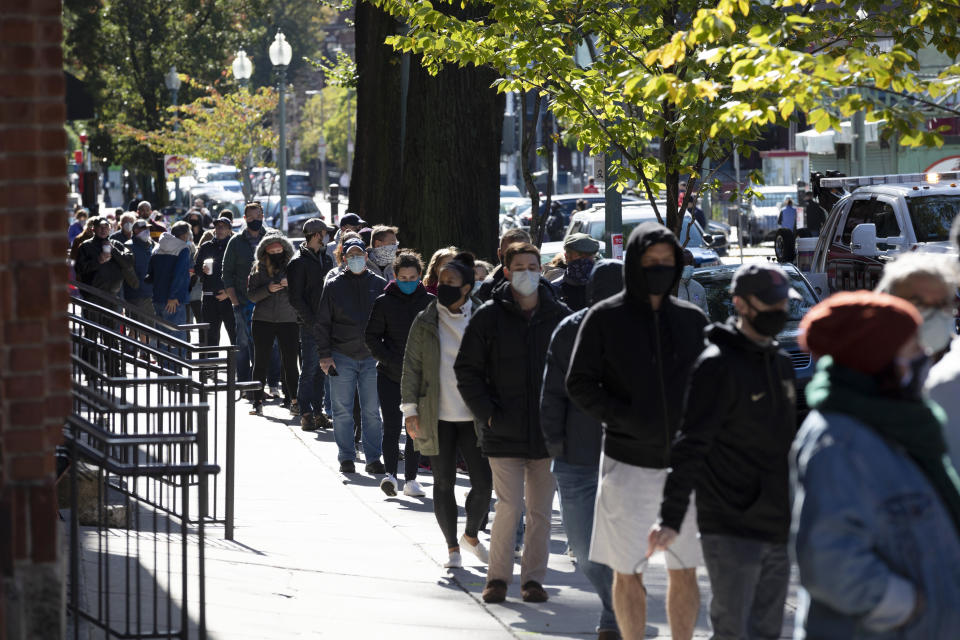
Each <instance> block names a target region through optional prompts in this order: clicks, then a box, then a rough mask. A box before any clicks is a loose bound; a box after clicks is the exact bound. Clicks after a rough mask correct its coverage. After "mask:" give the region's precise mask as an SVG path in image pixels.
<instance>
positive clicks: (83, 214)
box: [67, 207, 90, 248]
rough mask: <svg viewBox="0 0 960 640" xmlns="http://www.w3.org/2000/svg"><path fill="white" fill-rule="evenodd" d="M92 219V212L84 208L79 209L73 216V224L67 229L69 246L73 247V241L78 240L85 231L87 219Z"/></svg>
mask: <svg viewBox="0 0 960 640" xmlns="http://www.w3.org/2000/svg"><path fill="white" fill-rule="evenodd" d="M89 217H90V211H89V210H88V209H85V208H83V207H79V208H77V211H76V213H74V214H73V224H71V225H70V227H69V228H67V245H68V246H70V247H71V248H72V247H73V241H74V240H76V239H77V236H79V235H80V234H81V233H83V230H84V229H85V228H86V227H87V218H89Z"/></svg>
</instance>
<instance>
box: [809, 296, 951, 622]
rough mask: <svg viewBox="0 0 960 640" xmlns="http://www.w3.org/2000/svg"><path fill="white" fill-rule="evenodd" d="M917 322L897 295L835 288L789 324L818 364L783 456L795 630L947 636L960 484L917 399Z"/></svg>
mask: <svg viewBox="0 0 960 640" xmlns="http://www.w3.org/2000/svg"><path fill="white" fill-rule="evenodd" d="M922 322H923V318H922V317H921V315H920V314H919V313H918V312H917V310H916V309H915V308H914V307H913V305H911V304H910V303H909V302H907V301H906V300H903V299H901V298H897V297H893V296H889V295H886V294H882V293H871V292H866V291H858V292H848V293H837V294H835V295H833V296H831V297H830V298H827V299H826V300H824V301H823V302H821V303H820V304H818V305H817V306H816V307H814V308H813V309H811V310H810V311H809V312H808V313H807V315H806V316H805V317H804V319H803V322H802V323H801V325H800V340H801V346H803V347H804V348H806V349H807V350H809V351H810V352H811V353H812V354H813V355H814V356H816V357H818V358H819V361H818V362H817V373H816V374H815V375H814V377H813V379H812V380H811V381H810V384H809V385H808V386H807V391H806V393H807V401H808V402H809V404H810V408H811V410H812V411H811V412H810V414H809V415H808V416H807V418H806V420H805V421H804V423H803V426H802V427H801V429H800V432H799V434H798V435H797V438H796V440H795V441H794V444H793V449H792V450H791V453H790V463H791V478H792V480H793V496H794V497H793V514H794V521H793V525H792V531H791V544H792V546H793V551H794V556H795V558H796V562H797V566H798V568H799V573H800V585H801V586H802V587H803V589H802V591H801V593H800V597H799V604H800V606H799V608H798V611H797V614H796V625H797V627H798V629H797V635H796V637H801V636H802V635H804V634H805V637H807V638H863V639H869V638H877V639H880V638H903V639H905V640H921V639H923V640H927V639H931V638H933V639H943V640H947V639H948V638H955V637H956V635H957V629H960V607H958V606H957V603H958V602H960V573H958V572H957V570H956V567H958V566H960V479H958V477H957V473H956V469H955V468H954V467H953V465H952V464H951V463H950V460H949V458H948V457H947V456H946V455H945V453H946V444H945V442H944V439H943V433H942V427H943V424H944V422H945V415H944V412H943V410H942V409H941V408H940V407H939V406H938V405H937V404H936V403H934V402H932V401H930V400H928V399H926V398H925V397H924V395H923V393H922V389H923V383H924V377H925V372H926V370H927V368H928V367H929V356H928V354H927V353H926V351H925V349H924V348H923V346H922V344H921V343H920V341H919V339H918V338H919V336H918V333H917V332H918V329H919V327H920V326H921V323H922Z"/></svg>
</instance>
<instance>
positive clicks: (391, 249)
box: [367, 224, 400, 282]
mask: <svg viewBox="0 0 960 640" xmlns="http://www.w3.org/2000/svg"><path fill="white" fill-rule="evenodd" d="M370 244H371V245H372V247H373V248H372V249H370V251H369V252H368V253H369V256H368V258H367V268H368V269H370V271H373V272H374V273H375V274H377V275H378V276H380V277H381V278H383V279H384V280H386V281H387V282H390V281H391V280H395V279H396V276H395V275H394V271H393V259H394V258H396V257H397V249H398V248H399V247H400V243H399V241H398V240H397V228H396V227H388V226H386V225H382V224H378V225H376V226H375V227H374V228H373V229H371V231H370Z"/></svg>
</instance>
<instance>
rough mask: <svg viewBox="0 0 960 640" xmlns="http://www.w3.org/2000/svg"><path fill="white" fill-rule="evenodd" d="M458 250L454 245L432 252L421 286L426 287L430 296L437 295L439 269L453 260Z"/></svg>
mask: <svg viewBox="0 0 960 640" xmlns="http://www.w3.org/2000/svg"><path fill="white" fill-rule="evenodd" d="M459 251H460V250H459V249H457V248H456V247H444V248H443V249H437V250H436V251H434V252H433V255H432V256H431V257H430V262H429V263H428V264H427V275H426V277H424V279H423V286H424V287H425V288H426V289H427V293H429V294H430V295H432V296H435V295H437V287H438V286H439V285H440V270H441V269H442V268H443V266H444V265H445V264H447V263H448V262H450V261H451V260H453V256H455V255H457V253H459Z"/></svg>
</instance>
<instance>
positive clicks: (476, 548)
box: [460, 535, 490, 564]
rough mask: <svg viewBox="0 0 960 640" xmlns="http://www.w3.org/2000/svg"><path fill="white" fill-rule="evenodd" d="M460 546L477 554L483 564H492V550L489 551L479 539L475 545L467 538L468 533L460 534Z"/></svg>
mask: <svg viewBox="0 0 960 640" xmlns="http://www.w3.org/2000/svg"><path fill="white" fill-rule="evenodd" d="M460 548H461V549H466V550H467V551H469V552H470V553H472V554H473V555H475V556H477V559H478V560H480V562H482V563H483V564H490V552H489V551H487V548H486V547H485V546H484V545H483V543H482V542H480V541H479V540H477V544H475V545H473V544H470V541H469V540H467V536H466V535H462V536H460Z"/></svg>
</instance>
